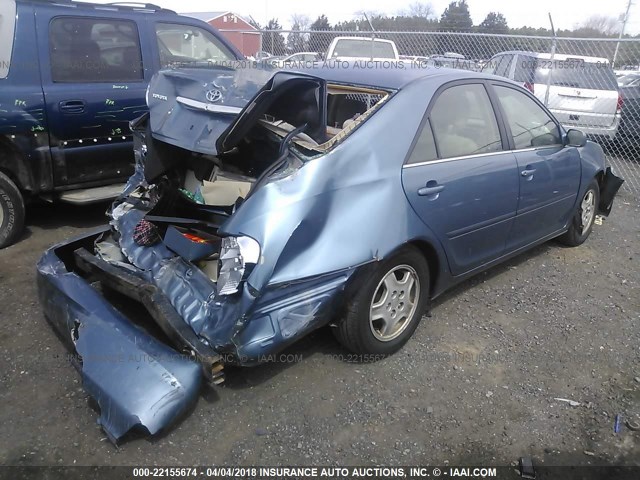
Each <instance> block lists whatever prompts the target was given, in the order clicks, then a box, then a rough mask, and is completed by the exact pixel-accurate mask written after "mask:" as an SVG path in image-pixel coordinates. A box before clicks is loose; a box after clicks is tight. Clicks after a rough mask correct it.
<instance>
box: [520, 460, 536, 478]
mask: <svg viewBox="0 0 640 480" xmlns="http://www.w3.org/2000/svg"><path fill="white" fill-rule="evenodd" d="M518 464H519V468H520V476H521V477H522V478H528V479H535V478H536V471H535V469H534V468H533V461H532V460H531V457H520V460H519V461H518Z"/></svg>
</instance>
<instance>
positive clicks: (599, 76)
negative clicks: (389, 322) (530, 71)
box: [535, 59, 618, 90]
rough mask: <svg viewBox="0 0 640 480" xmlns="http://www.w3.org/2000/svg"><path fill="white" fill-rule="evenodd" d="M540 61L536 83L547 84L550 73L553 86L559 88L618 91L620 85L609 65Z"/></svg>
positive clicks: (569, 61) (536, 72) (537, 66)
mask: <svg viewBox="0 0 640 480" xmlns="http://www.w3.org/2000/svg"><path fill="white" fill-rule="evenodd" d="M551 66H552V62H551V61H550V60H545V59H538V61H537V64H536V71H535V83H542V84H545V85H546V84H547V81H548V80H549V73H550V72H553V73H552V74H551V85H555V86H558V87H573V88H587V89H592V90H617V89H618V83H617V81H616V77H615V75H614V74H613V70H612V69H611V65H609V64H608V63H595V62H585V61H579V60H578V61H576V60H571V59H569V60H565V61H555V60H554V61H553V66H554V67H555V68H549V67H551Z"/></svg>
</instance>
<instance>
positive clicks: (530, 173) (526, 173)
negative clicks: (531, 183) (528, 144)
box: [520, 168, 536, 177]
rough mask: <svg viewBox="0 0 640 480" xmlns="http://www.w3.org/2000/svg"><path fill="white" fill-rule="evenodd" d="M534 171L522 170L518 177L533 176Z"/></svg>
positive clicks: (531, 169)
mask: <svg viewBox="0 0 640 480" xmlns="http://www.w3.org/2000/svg"><path fill="white" fill-rule="evenodd" d="M535 171H536V169H535V168H527V169H525V170H522V172H520V175H522V176H523V177H530V176H531V175H533V174H534V172H535Z"/></svg>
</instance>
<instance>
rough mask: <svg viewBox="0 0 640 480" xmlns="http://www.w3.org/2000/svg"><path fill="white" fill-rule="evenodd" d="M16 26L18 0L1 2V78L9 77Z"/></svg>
mask: <svg viewBox="0 0 640 480" xmlns="http://www.w3.org/2000/svg"><path fill="white" fill-rule="evenodd" d="M15 28H16V2H15V1H13V0H9V1H5V2H0V78H7V75H9V63H10V62H11V52H12V51H13V34H14V32H15Z"/></svg>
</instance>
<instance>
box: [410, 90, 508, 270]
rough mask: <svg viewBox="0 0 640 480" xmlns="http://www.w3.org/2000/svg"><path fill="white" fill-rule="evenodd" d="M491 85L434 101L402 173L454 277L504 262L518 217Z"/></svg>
mask: <svg viewBox="0 0 640 480" xmlns="http://www.w3.org/2000/svg"><path fill="white" fill-rule="evenodd" d="M501 132H502V133H504V132H503V131H502V129H501V127H500V126H499V123H498V121H497V118H496V115H495V113H494V109H493V108H492V105H491V102H490V100H489V96H488V95H487V91H486V89H485V85H484V84H483V83H481V82H477V81H476V83H466V82H462V83H460V82H458V83H457V84H453V85H452V86H448V87H447V88H446V89H444V90H441V91H440V92H439V93H437V94H436V97H435V99H434V100H433V101H432V103H431V106H430V107H429V110H428V112H427V116H426V118H425V120H424V124H423V126H422V128H421V131H420V133H419V134H418V136H417V138H416V140H415V141H414V146H413V149H412V151H411V154H410V155H409V157H408V160H407V162H406V164H405V166H404V168H403V171H402V183H403V186H404V190H405V194H406V195H407V199H408V200H409V202H410V203H411V205H412V207H413V209H414V210H415V211H416V213H417V214H418V215H419V216H420V217H421V218H422V220H423V221H424V223H425V224H426V225H427V226H428V227H429V228H430V229H431V230H432V231H433V232H434V233H435V234H436V235H437V236H438V238H439V239H440V241H441V243H442V245H443V247H444V249H445V251H446V253H447V259H448V262H449V267H450V269H451V272H452V273H453V274H454V275H460V274H463V273H466V272H469V271H471V270H473V269H474V268H477V267H479V266H481V265H483V264H485V263H487V262H489V261H491V260H494V259H496V258H498V257H500V256H501V255H502V254H503V253H504V250H505V244H506V239H507V236H508V234H509V232H510V231H511V226H512V224H513V220H514V218H515V215H516V209H517V202H518V172H517V165H516V160H515V157H514V155H513V153H511V152H510V151H508V150H507V149H506V148H504V145H503V140H502V138H503V136H504V135H501Z"/></svg>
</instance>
